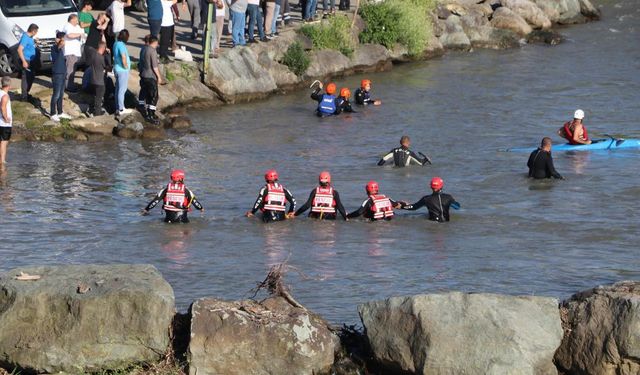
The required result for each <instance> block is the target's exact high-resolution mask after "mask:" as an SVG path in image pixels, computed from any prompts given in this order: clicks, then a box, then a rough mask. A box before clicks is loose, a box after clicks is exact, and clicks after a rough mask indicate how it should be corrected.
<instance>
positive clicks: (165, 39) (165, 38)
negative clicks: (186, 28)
mask: <svg viewBox="0 0 640 375" xmlns="http://www.w3.org/2000/svg"><path fill="white" fill-rule="evenodd" d="M161 1H162V24H161V25H160V61H161V62H162V63H167V62H168V61H169V47H170V46H171V45H172V44H173V31H174V28H175V27H174V25H175V24H174V20H173V11H172V10H171V8H172V7H173V5H174V4H176V3H177V2H178V0H161Z"/></svg>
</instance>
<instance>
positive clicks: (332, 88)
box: [326, 82, 338, 95]
mask: <svg viewBox="0 0 640 375" xmlns="http://www.w3.org/2000/svg"><path fill="white" fill-rule="evenodd" d="M337 89H338V88H337V87H336V84H335V83H333V82H331V83H330V84H328V85H327V89H326V90H327V94H329V95H333V94H335V93H336V90H337Z"/></svg>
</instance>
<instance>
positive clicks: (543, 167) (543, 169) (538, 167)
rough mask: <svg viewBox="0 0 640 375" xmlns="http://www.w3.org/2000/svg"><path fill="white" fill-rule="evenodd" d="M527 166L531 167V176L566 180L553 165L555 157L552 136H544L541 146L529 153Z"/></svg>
mask: <svg viewBox="0 0 640 375" xmlns="http://www.w3.org/2000/svg"><path fill="white" fill-rule="evenodd" d="M527 167H529V177H532V178H535V179H543V178H551V177H553V178H557V179H560V180H564V177H562V175H560V173H558V171H556V168H555V167H554V166H553V158H552V157H551V138H549V137H544V138H542V142H541V144H540V147H539V148H538V149H537V150H533V152H532V153H531V155H529V161H527Z"/></svg>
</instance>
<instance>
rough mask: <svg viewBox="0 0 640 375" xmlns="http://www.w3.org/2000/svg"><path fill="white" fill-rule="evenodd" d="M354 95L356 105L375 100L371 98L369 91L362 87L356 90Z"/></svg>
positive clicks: (366, 103) (370, 102)
mask: <svg viewBox="0 0 640 375" xmlns="http://www.w3.org/2000/svg"><path fill="white" fill-rule="evenodd" d="M354 97H355V98H356V104H358V105H369V104H373V103H374V102H375V100H373V99H371V93H370V92H369V91H364V89H362V88H359V89H357V90H356V92H355V93H354Z"/></svg>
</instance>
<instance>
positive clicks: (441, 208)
mask: <svg viewBox="0 0 640 375" xmlns="http://www.w3.org/2000/svg"><path fill="white" fill-rule="evenodd" d="M424 206H426V207H427V210H429V220H433V221H437V222H439V223H444V222H445V221H449V208H450V207H451V206H453V207H454V208H459V207H460V203H458V202H456V200H455V199H454V198H453V197H452V196H451V195H449V194H445V193H442V192H436V193H433V194H431V195H425V196H424V197H422V198H420V200H419V201H417V202H416V203H414V204H408V205H406V206H404V207H402V208H403V209H405V210H410V211H415V210H417V209H419V208H421V207H424Z"/></svg>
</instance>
